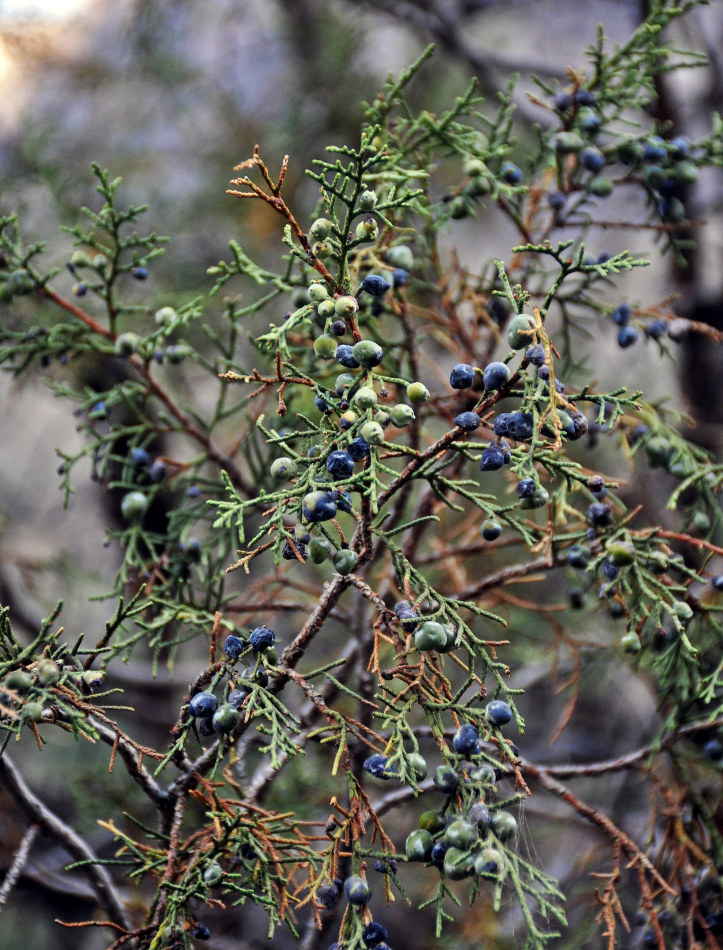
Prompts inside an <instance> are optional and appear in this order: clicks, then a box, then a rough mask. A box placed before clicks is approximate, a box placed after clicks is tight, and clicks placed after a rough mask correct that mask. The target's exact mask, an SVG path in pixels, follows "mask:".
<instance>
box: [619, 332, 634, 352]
mask: <svg viewBox="0 0 723 950" xmlns="http://www.w3.org/2000/svg"><path fill="white" fill-rule="evenodd" d="M637 339H638V331H637V330H636V329H635V327H620V329H619V330H618V346H619V347H621V348H622V349H623V350H626V349H627V348H628V347H629V346H632V345H633V343H635V342H636V341H637Z"/></svg>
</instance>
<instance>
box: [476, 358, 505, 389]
mask: <svg viewBox="0 0 723 950" xmlns="http://www.w3.org/2000/svg"><path fill="white" fill-rule="evenodd" d="M511 375H512V374H511V373H510V368H509V366H507V364H506V363H500V362H494V363H488V364H487V366H485V368H484V372H483V374H482V380H483V382H484V386H485V389H501V388H502V387H503V386H504V385H505V383H506V382H507V381H508V380H509V378H510V376H511Z"/></svg>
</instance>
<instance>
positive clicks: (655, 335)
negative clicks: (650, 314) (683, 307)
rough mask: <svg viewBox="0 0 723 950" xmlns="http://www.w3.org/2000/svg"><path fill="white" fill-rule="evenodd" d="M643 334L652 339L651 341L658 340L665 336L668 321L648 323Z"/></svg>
mask: <svg viewBox="0 0 723 950" xmlns="http://www.w3.org/2000/svg"><path fill="white" fill-rule="evenodd" d="M645 332H646V333H647V334H648V336H649V337H652V339H653V340H659V339H660V338H661V337H663V336H665V334H666V333H667V332H668V321H667V320H653V321H652V323H649V324H648V326H647V327H646V329H645Z"/></svg>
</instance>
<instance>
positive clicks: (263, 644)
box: [249, 627, 276, 653]
mask: <svg viewBox="0 0 723 950" xmlns="http://www.w3.org/2000/svg"><path fill="white" fill-rule="evenodd" d="M275 641H276V634H275V633H274V631H273V630H269V628H268V627H256V628H255V629H254V630H252V631H251V635H250V637H249V643H250V644H251V646H252V648H253V649H254V651H255V652H256V653H260V652H262V651H264V650H268V649H269V648H270V647H272V646H273V645H274V643H275Z"/></svg>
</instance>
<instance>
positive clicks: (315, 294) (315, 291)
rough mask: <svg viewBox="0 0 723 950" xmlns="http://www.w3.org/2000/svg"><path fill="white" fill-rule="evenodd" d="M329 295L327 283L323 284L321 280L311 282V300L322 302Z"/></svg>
mask: <svg viewBox="0 0 723 950" xmlns="http://www.w3.org/2000/svg"><path fill="white" fill-rule="evenodd" d="M328 296H329V291H328V290H327V287H326V284H322V283H321V281H318V280H317V281H314V283H313V284H309V300H311V301H313V302H314V303H321V301H322V300H326V299H327V298H328Z"/></svg>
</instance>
